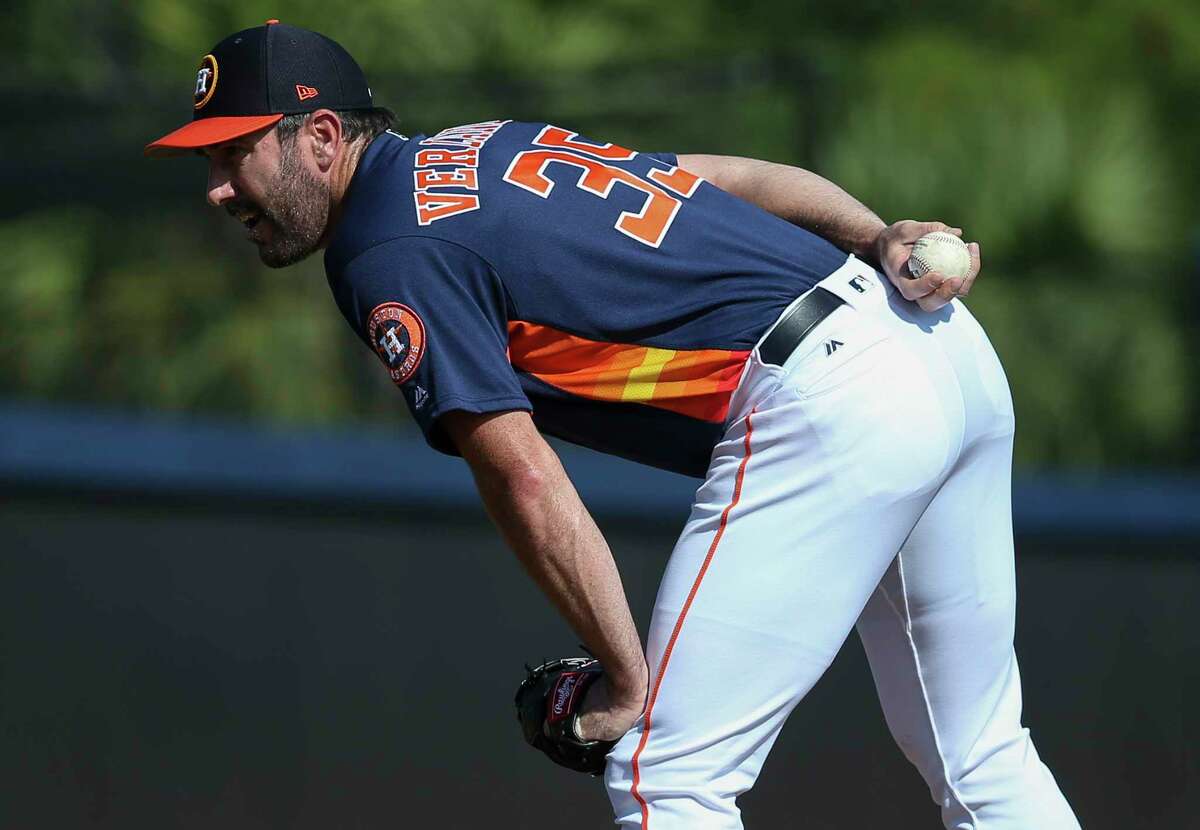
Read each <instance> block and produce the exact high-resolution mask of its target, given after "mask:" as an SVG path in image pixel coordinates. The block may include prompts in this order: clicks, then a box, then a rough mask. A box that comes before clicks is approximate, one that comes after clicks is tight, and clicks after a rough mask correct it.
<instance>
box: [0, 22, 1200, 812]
mask: <svg viewBox="0 0 1200 830" xmlns="http://www.w3.org/2000/svg"><path fill="white" fill-rule="evenodd" d="M269 17H277V18H281V19H282V20H284V22H288V23H294V24H297V25H303V26H308V27H310V28H314V29H318V30H320V31H323V32H325V33H326V34H329V35H330V36H332V37H334V38H335V39H337V40H338V41H339V42H341V43H342V44H344V45H345V46H346V47H347V48H348V49H349V50H350V51H351V52H352V53H353V54H355V55H356V56H357V57H358V59H359V60H360V62H361V63H362V64H363V66H364V68H365V69H366V71H367V75H368V78H369V79H370V80H371V83H372V86H373V88H374V91H375V95H376V100H377V101H378V102H380V103H381V104H385V105H388V106H390V107H392V108H393V109H395V110H396V111H397V113H398V114H399V116H400V119H401V127H400V128H401V130H402V131H404V132H407V133H417V132H435V131H437V130H439V129H441V128H443V127H446V126H450V125H454V124H459V123H466V122H471V121H479V120H485V119H491V118H518V119H521V118H525V119H538V120H548V121H552V122H555V123H558V124H560V125H562V126H564V127H570V128H572V129H576V130H579V131H582V132H584V133H585V134H587V135H590V136H592V137H595V138H599V139H604V140H612V141H616V142H620V143H622V144H626V145H628V146H632V147H636V148H639V149H645V150H675V151H680V152H716V153H728V154H738V155H749V156H757V157H763V158H769V159H773V160H776V161H783V162H790V163H794V164H800V165H803V166H806V167H810V168H812V169H815V170H817V171H818V172H820V173H822V174H824V175H826V176H828V177H829V178H831V179H833V180H835V181H837V182H839V183H840V184H842V185H843V186H845V187H846V188H847V189H848V190H850V191H851V192H852V193H854V194H855V195H857V196H858V197H859V198H861V199H862V200H863V201H865V202H866V203H868V204H870V205H871V206H873V207H874V208H875V209H876V210H877V211H878V212H879V213H880V214H881V215H882V216H884V217H885V218H887V219H897V218H902V217H918V218H942V219H945V220H947V221H950V222H953V223H955V224H958V225H961V226H962V227H964V228H965V229H966V233H967V235H968V236H970V237H973V238H976V239H978V240H980V242H981V243H982V245H983V251H984V261H985V272H984V275H983V277H982V278H981V281H980V282H979V283H978V285H977V287H976V290H975V291H974V292H972V295H971V299H970V305H971V308H972V311H973V312H975V313H976V314H977V316H978V317H979V318H980V319H981V320H982V321H983V323H984V324H985V325H986V326H987V328H988V331H989V334H990V335H991V337H992V339H993V341H994V342H995V344H996V347H997V350H998V351H999V353H1000V355H1001V357H1002V358H1003V360H1004V363H1005V367H1006V370H1007V371H1008V374H1009V377H1010V380H1011V382H1012V386H1013V391H1014V397H1015V400H1016V407H1017V416H1018V424H1019V426H1018V445H1017V456H1018V467H1019V476H1018V485H1017V490H1016V517H1017V529H1018V536H1019V540H1018V541H1019V549H1018V578H1019V580H1020V591H1021V593H1020V603H1019V610H1018V615H1019V616H1018V652H1019V655H1020V656H1021V659H1022V668H1023V674H1024V679H1025V687H1026V722H1027V724H1028V725H1029V726H1031V728H1032V729H1033V733H1034V736H1035V738H1036V740H1037V742H1038V746H1039V749H1040V750H1041V752H1042V754H1043V755H1044V756H1045V758H1046V760H1047V761H1048V762H1049V763H1050V765H1051V767H1052V768H1053V769H1054V771H1055V773H1056V775H1057V776H1058V778H1059V780H1060V782H1061V784H1062V787H1063V789H1064V791H1065V792H1066V794H1067V796H1068V797H1069V798H1070V799H1071V800H1072V803H1073V804H1074V805H1075V807H1076V809H1077V810H1078V812H1079V814H1080V817H1081V819H1082V820H1083V823H1084V826H1085V827H1087V828H1142V827H1145V828H1158V827H1166V826H1170V827H1192V826H1200V825H1198V824H1197V820H1196V819H1195V818H1194V816H1193V812H1194V811H1193V809H1192V805H1191V803H1190V802H1191V800H1194V797H1195V794H1196V793H1197V792H1200V753H1198V751H1197V749H1196V747H1197V746H1198V745H1200V719H1198V716H1197V713H1196V708H1195V704H1194V701H1195V700H1196V699H1200V673H1198V672H1200V670H1198V669H1197V665H1198V658H1200V634H1198V632H1200V612H1198V611H1197V602H1196V600H1195V597H1196V595H1197V589H1198V588H1200V472H1198V471H1200V395H1198V394H1197V392H1198V390H1200V361H1198V360H1197V359H1196V357H1195V355H1196V354H1197V348H1198V347H1200V324H1198V321H1200V311H1198V310H1197V309H1198V308H1200V288H1198V287H1197V286H1198V284H1200V283H1198V278H1200V220H1198V217H1197V210H1196V205H1197V204H1198V203H1200V165H1197V164H1196V152H1195V148H1196V147H1197V146H1200V110H1198V109H1197V108H1196V106H1195V96H1196V90H1197V89H1200V12H1197V8H1196V4H1195V3H1194V2H1193V0H1161V2H1156V3H1153V4H1144V3H1142V4H1137V3H1125V2H1118V1H1117V0H1101V2H1094V3H1086V4H1085V3H1078V2H1056V3H1047V2H1035V1H1034V0H1021V1H1020V2H1017V1H1016V0H1014V2H1003V3H1001V2H980V3H975V4H970V5H969V7H967V6H964V5H963V4H961V3H950V2H928V3H918V4H915V5H913V6H912V7H909V8H906V9H905V10H904V11H903V12H900V11H898V7H896V6H895V4H891V3H883V2H877V1H876V0H865V2H860V3H856V4H849V5H847V4H827V3H811V2H797V1H796V0H792V1H791V2H786V3H785V2H782V1H781V0H762V1H761V2H747V3H742V4H731V3H721V2H717V0H657V2H655V3H648V2H645V0H604V1H603V2H592V3H581V2H577V1H576V0H505V2H502V3H497V2H494V0H491V1H487V0H462V2H458V3H455V4H449V5H448V4H445V3H438V2H434V0H386V2H385V0H357V2H355V3H353V4H348V5H345V6H334V5H331V4H328V3H325V2H317V0H289V2H282V3H281V2H271V3H267V2H260V0H238V2H235V0H215V1H214V2H205V3H195V2H181V0H127V2H120V3H117V2H103V0H98V1H97V2H84V3H80V2H77V1H76V0H70V2H68V0H36V2H35V0H15V2H10V3H8V4H7V6H6V8H5V11H4V16H3V25H0V47H2V48H3V51H4V54H5V57H6V71H5V72H4V73H0V141H2V142H3V146H4V147H5V148H6V150H7V152H5V153H4V154H3V158H0V187H2V189H3V192H4V194H5V196H6V197H7V198H5V199H4V200H3V202H0V245H2V246H3V250H4V256H3V257H0V320H3V325H2V326H0V830H8V828H74V827H108V828H128V827H154V828H163V827H180V828H192V827H196V828H199V827H216V826H219V827H228V828H293V827H295V828H309V827H312V828H317V827H321V828H328V827H345V828H376V827H407V826H439V827H450V828H457V827H479V826H483V827H498V828H499V827H503V828H543V827H559V826H562V825H563V824H565V823H567V821H569V822H570V824H571V825H572V826H584V827H590V826H595V827H602V826H607V825H608V824H609V821H610V820H609V814H608V808H607V803H606V799H605V797H604V795H603V791H602V788H601V787H600V786H599V785H598V783H597V782H593V781H588V780H585V779H582V778H579V777H576V776H573V775H571V774H569V773H567V772H566V771H560V770H558V769H557V768H553V767H551V766H550V765H549V764H548V763H546V762H545V761H544V760H543V759H542V758H540V757H538V756H536V755H534V754H533V753H532V752H531V751H529V750H528V749H527V748H526V747H524V745H523V744H521V743H520V741H519V738H518V735H517V730H516V725H515V722H514V721H513V717H512V712H511V705H510V699H511V692H512V687H513V686H514V684H515V683H516V681H517V680H518V679H519V676H520V671H519V666H520V663H521V661H522V660H530V661H533V660H539V659H541V658H543V657H548V656H553V655H557V654H559V653H560V652H569V651H573V650H574V639H573V638H572V637H571V636H570V634H569V632H567V631H566V630H565V629H564V627H563V626H562V625H561V624H560V623H559V622H558V621H557V620H556V618H555V617H554V615H553V614H552V612H551V611H550V609H549V607H548V606H547V604H546V603H545V602H544V601H543V600H541V599H540V598H539V596H538V595H537V594H536V592H535V590H534V589H533V588H532V586H531V585H529V584H527V582H526V581H525V580H524V578H523V577H522V576H521V574H520V572H519V569H518V567H517V565H516V564H515V562H514V561H513V559H512V557H511V555H509V554H508V553H506V552H505V551H504V549H503V548H502V546H501V545H500V543H499V541H498V540H497V538H496V536H495V534H494V532H493V531H492V530H491V529H490V527H489V526H488V525H487V523H486V519H485V517H484V516H483V514H482V511H481V510H480V508H479V507H478V506H477V504H476V503H475V501H474V499H473V497H472V494H471V490H470V481H469V477H468V476H467V474H466V471H465V469H463V468H462V467H461V465H459V464H457V463H456V462H452V461H445V460H442V459H439V458H437V457H435V456H434V455H433V454H432V452H431V451H429V450H426V449H424V448H423V447H420V446H418V445H417V444H416V443H415V441H414V436H415V429H414V428H413V427H412V425H411V422H410V420H409V418H408V416H407V414H406V413H405V411H404V406H403V402H402V400H401V399H400V397H399V395H397V394H396V392H395V389H394V388H393V387H392V385H391V383H390V381H388V379H387V377H386V374H385V373H384V372H383V371H381V370H380V369H379V367H378V364H377V362H376V361H375V360H374V358H373V357H372V356H371V355H369V354H368V353H367V351H366V350H365V349H364V348H363V347H362V345H361V343H360V342H359V341H358V339H357V337H355V336H354V334H353V333H352V332H350V331H349V330H348V329H347V328H346V327H345V325H344V323H343V322H342V320H341V318H340V316H339V315H338V313H337V311H336V309H335V308H334V306H333V304H332V302H330V299H329V297H328V289H327V288H326V286H325V281H324V277H323V275H322V273H321V269H320V263H319V261H313V262H309V263H305V264H304V265H302V266H299V267H297V268H294V269H289V270H284V271H269V270H267V269H265V268H263V267H262V266H261V265H260V264H259V262H258V260H257V258H256V256H255V254H254V252H253V249H252V248H251V247H250V246H249V245H247V244H246V243H245V242H244V241H242V240H241V239H240V236H241V233H240V230H239V229H238V228H237V226H236V225H235V224H234V223H233V222H231V221H230V220H229V219H228V217H226V216H225V215H224V214H223V213H218V212H217V211H213V210H211V209H209V208H207V207H206V206H205V205H204V204H203V199H202V196H203V189H204V175H205V171H204V167H203V163H202V162H201V161H200V160H198V159H184V160H181V161H178V162H171V163H151V162H147V161H144V160H142V159H141V158H140V150H141V147H142V145H143V144H145V143H146V142H147V141H149V140H151V139H153V138H156V137H158V136H159V135H161V134H162V133H164V132H166V131H167V130H169V129H171V128H173V127H174V126H176V125H178V124H179V123H182V121H183V120H185V119H186V118H188V117H189V115H190V102H191V93H192V87H193V83H194V77H195V67H196V65H197V63H198V61H199V58H200V57H201V56H202V55H203V54H204V53H205V52H206V51H207V50H208V48H209V47H210V46H211V45H212V44H213V43H215V42H216V41H217V40H219V39H220V38H221V37H223V36H224V35H226V34H228V33H230V32H232V31H234V30H237V29H240V28H245V27H248V26H253V25H258V24H260V23H262V22H263V21H264V20H265V19H267V18H269ZM568 461H569V465H570V467H571V470H572V473H573V475H574V477H575V479H576V481H577V482H578V483H579V485H580V488H581V490H582V491H583V492H584V493H585V497H586V498H587V501H588V503H589V505H590V506H592V507H593V508H594V509H595V510H596V512H597V513H598V514H599V516H600V518H601V522H602V525H603V527H604V529H605V530H606V532H607V533H608V535H609V538H610V541H611V543H612V547H613V549H614V551H615V553H616V555H617V557H618V560H619V563H620V565H621V568H622V572H623V574H624V576H625V579H626V583H627V586H628V588H629V592H630V598H631V603H632V605H633V609H634V612H635V615H636V616H637V617H638V620H639V624H642V625H644V623H645V618H646V614H647V612H648V610H649V607H650V603H651V600H652V597H653V591H654V587H655V585H656V583H657V578H658V575H659V573H660V571H661V568H662V566H663V563H664V561H665V558H666V556H667V554H668V552H669V549H670V545H671V542H672V540H673V537H674V534H675V532H676V530H677V529H678V527H679V525H680V524H681V523H682V519H683V516H684V514H685V512H686V507H687V501H688V493H689V486H690V485H689V484H688V483H687V482H686V481H683V480H682V479H678V478H676V477H672V476H662V475H658V474H651V473H647V474H642V473H641V472H639V470H638V469H637V468H635V467H633V466H631V465H627V464H623V463H619V462H613V463H611V464H610V463H602V462H599V461H597V460H596V458H595V457H593V456H591V455H590V454H587V453H568ZM752 681H753V679H752V678H748V680H747V682H752ZM1189 796H1190V798H1189ZM743 806H744V810H745V813H746V816H747V822H748V825H749V826H750V827H751V828H752V830H753V828H760V829H761V828H776V827H779V828H782V827H804V828H842V827H862V826H880V827H897V828H904V829H905V830H907V828H927V827H929V828H931V827H935V826H937V824H938V819H937V813H936V809H935V808H934V806H933V804H932V802H931V801H930V800H929V797H928V794H927V793H926V792H925V791H924V789H923V785H922V783H921V781H920V780H919V778H918V776H917V775H916V774H915V773H914V772H913V771H912V770H911V769H909V768H908V766H907V764H906V763H905V762H904V761H903V759H902V758H901V757H900V755H899V753H898V751H897V750H896V749H895V748H894V747H893V746H892V745H891V743H890V740H889V739H888V737H887V735H886V730H885V727H884V724H883V720H882V716H881V715H880V712H879V708H878V705H877V704H876V703H875V701H874V694H873V689H872V687H871V681H870V677H869V675H868V673H867V671H866V666H865V661H864V659H863V657H862V653H861V649H860V647H859V646H858V644H857V642H856V641H854V640H852V641H851V642H850V643H849V644H848V645H847V647H846V649H844V650H843V653H842V655H841V656H840V657H839V659H838V661H837V663H836V664H835V666H834V668H833V669H832V670H831V671H830V673H829V674H828V675H827V676H826V677H825V678H824V679H823V680H822V681H821V683H820V684H819V685H818V686H817V688H816V689H815V690H814V691H813V693H812V694H811V695H810V698H809V699H808V700H807V701H806V702H805V703H804V704H803V705H801V706H800V707H799V708H798V709H797V711H796V713H795V714H794V716H793V717H792V718H791V720H790V721H789V723H788V726H787V728H786V730H785V732H784V736H783V738H782V739H781V741H780V743H779V745H778V748H777V749H776V750H775V752H774V753H773V755H772V756H771V758H770V759H769V761H768V763H767V766H766V769H765V771H764V774H763V777H762V780H761V782H760V784H759V786H758V787H757V788H756V789H755V791H754V792H752V793H751V794H749V795H747V796H746V797H745V798H744V799H743ZM547 814H553V815H555V816H556V818H554V819H552V820H550V819H546V818H545V817H544V816H546V815H547Z"/></svg>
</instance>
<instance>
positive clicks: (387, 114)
mask: <svg viewBox="0 0 1200 830" xmlns="http://www.w3.org/2000/svg"><path fill="white" fill-rule="evenodd" d="M334 112H335V113H337V117H338V118H339V119H341V122H342V138H344V139H345V140H346V141H357V140H358V139H360V138H362V137H363V136H366V138H367V140H368V141H370V140H371V139H373V138H375V137H376V136H378V135H379V134H380V133H384V132H387V131H388V130H390V129H391V128H392V127H394V126H395V125H396V114H395V113H394V112H392V111H391V110H390V109H388V108H387V107H373V108H371V109H366V110H334ZM310 115H312V113H310V112H297V113H294V114H292V115H285V116H284V117H283V118H281V119H279V121H278V122H276V124H275V130H276V132H277V133H278V134H279V141H280V143H281V144H282V143H283V142H285V141H291V140H292V139H293V138H295V137H296V133H297V132H299V130H300V127H301V126H303V124H304V122H305V121H306V120H307V119H308V116H310Z"/></svg>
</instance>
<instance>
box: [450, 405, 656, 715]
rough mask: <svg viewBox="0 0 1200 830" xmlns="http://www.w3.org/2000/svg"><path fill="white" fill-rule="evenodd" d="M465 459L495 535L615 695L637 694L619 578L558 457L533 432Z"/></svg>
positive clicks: (641, 680)
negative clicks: (496, 530)
mask: <svg viewBox="0 0 1200 830" xmlns="http://www.w3.org/2000/svg"><path fill="white" fill-rule="evenodd" d="M515 417H519V418H527V416H525V415H524V413H519V414H518V415H517V416H515ZM529 429H532V427H529ZM510 434H511V433H510ZM464 455H466V456H467V460H468V462H469V463H470V465H471V470H472V472H473V474H474V476H475V482H476V484H477V486H478V488H479V493H480V496H481V497H482V499H483V502H484V505H485V506H486V508H487V510H488V513H489V515H490V516H491V517H492V519H493V521H494V522H495V523H496V526H497V527H498V528H499V530H500V532H501V535H503V536H504V539H505V541H506V542H507V543H508V545H509V547H511V548H512V550H513V551H514V552H515V553H516V555H517V558H518V559H519V560H520V562H521V564H522V565H523V566H524V567H525V569H526V571H528V573H529V575H530V576H531V577H532V578H533V580H534V582H536V583H537V585H538V587H539V588H540V589H541V590H542V592H543V593H544V594H545V595H546V596H547V597H548V598H549V599H550V601H551V602H552V603H553V604H554V606H555V608H557V609H558V612H559V613H560V614H561V615H562V617H563V618H564V619H565V620H566V621H567V623H568V624H569V625H570V626H571V628H572V629H573V630H574V631H575V633H576V634H577V635H579V637H580V638H581V639H582V640H583V642H584V644H585V645H586V646H587V647H588V648H589V649H590V650H591V651H592V652H593V654H594V655H595V656H596V658H597V659H599V660H600V662H601V663H602V664H603V665H604V667H605V671H606V674H607V675H608V677H609V683H610V685H611V686H612V687H613V689H614V691H615V692H616V693H618V694H621V695H627V696H630V697H637V696H640V695H643V694H644V692H645V688H646V679H647V678H646V672H647V670H646V659H645V656H644V654H643V652H642V645H641V640H640V638H639V636H638V633H637V628H636V627H635V625H634V623H633V617H632V615H631V614H630V612H629V605H628V602H627V601H626V599H625V590H624V588H623V586H622V584H621V576H620V573H619V572H618V571H617V567H616V564H615V562H614V561H613V558H612V553H611V552H610V550H609V548H608V543H607V542H606V541H605V540H604V536H603V535H602V534H601V533H600V529H599V528H598V527H596V523H595V522H594V521H593V520H592V517H591V515H590V514H589V513H588V511H587V508H586V507H585V506H584V505H583V502H582V501H580V499H579V496H578V494H577V493H576V491H575V487H574V485H573V484H572V483H571V480H570V479H569V478H568V477H567V474H566V471H565V470H563V468H562V464H561V463H560V462H559V460H558V456H557V455H556V454H555V453H554V451H553V450H552V449H551V448H550V446H549V445H547V444H546V443H545V441H544V440H542V439H541V438H540V437H539V436H536V433H535V434H534V435H533V436H531V437H529V438H528V440H526V441H521V442H520V443H518V444H506V445H499V446H498V445H496V444H492V445H491V446H490V447H488V448H487V450H486V451H485V452H471V451H470V450H469V449H468V450H467V451H465V452H464Z"/></svg>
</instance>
